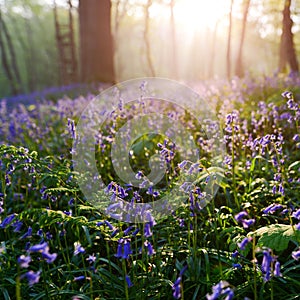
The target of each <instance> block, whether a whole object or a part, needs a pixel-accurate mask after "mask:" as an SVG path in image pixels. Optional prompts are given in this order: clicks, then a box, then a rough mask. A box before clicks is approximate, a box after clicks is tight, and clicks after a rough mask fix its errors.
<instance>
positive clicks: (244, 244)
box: [237, 237, 252, 250]
mask: <svg viewBox="0 0 300 300" xmlns="http://www.w3.org/2000/svg"><path fill="white" fill-rule="evenodd" d="M251 240H252V238H251V237H249V238H248V237H245V238H244V239H243V240H242V241H241V242H240V243H238V244H237V245H238V247H239V248H240V249H241V250H245V247H246V246H247V244H248V243H249V242H250V241H251Z"/></svg>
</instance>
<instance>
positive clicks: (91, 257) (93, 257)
mask: <svg viewBox="0 0 300 300" xmlns="http://www.w3.org/2000/svg"><path fill="white" fill-rule="evenodd" d="M86 260H87V261H88V262H89V263H90V264H92V263H94V262H95V261H96V256H95V255H94V254H93V255H89V257H88V258H87V259H86Z"/></svg>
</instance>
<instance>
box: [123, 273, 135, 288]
mask: <svg viewBox="0 0 300 300" xmlns="http://www.w3.org/2000/svg"><path fill="white" fill-rule="evenodd" d="M125 280H126V283H127V286H128V287H129V288H130V287H132V286H133V283H132V282H131V280H130V277H129V276H128V275H125Z"/></svg>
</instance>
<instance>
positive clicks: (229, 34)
mask: <svg viewBox="0 0 300 300" xmlns="http://www.w3.org/2000/svg"><path fill="white" fill-rule="evenodd" d="M233 2H234V0H231V2H230V11H229V27H228V38H227V53H226V63H227V78H228V79H230V76H231V32H232V8H233Z"/></svg>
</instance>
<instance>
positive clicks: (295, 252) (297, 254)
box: [292, 249, 300, 260]
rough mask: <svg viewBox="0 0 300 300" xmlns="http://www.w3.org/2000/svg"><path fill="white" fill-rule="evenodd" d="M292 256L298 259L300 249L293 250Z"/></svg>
mask: <svg viewBox="0 0 300 300" xmlns="http://www.w3.org/2000/svg"><path fill="white" fill-rule="evenodd" d="M292 257H293V259H295V260H298V259H299V258H300V249H299V250H297V251H293V252H292Z"/></svg>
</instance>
